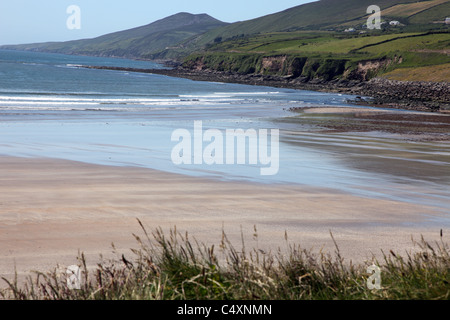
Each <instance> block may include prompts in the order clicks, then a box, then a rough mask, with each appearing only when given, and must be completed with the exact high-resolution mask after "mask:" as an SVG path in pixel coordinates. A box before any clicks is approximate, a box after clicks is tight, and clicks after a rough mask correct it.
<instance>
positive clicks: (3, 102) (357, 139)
mask: <svg viewBox="0 0 450 320" xmlns="http://www.w3.org/2000/svg"><path fill="white" fill-rule="evenodd" d="M84 66H110V67H128V68H139V69H158V68H164V66H163V65H160V64H158V63H155V62H151V61H138V60H128V59H116V58H100V57H85V56H71V55H62V54H51V53H38V52H22V51H8V50H0V155H4V156H15V157H29V158H53V159H65V160H73V161H80V162H85V163H92V164H100V165H109V166H120V167H143V168H150V169H155V170H160V171H165V172H171V173H178V174H184V175H189V176H196V177H204V178H211V179H217V180H224V181H245V182H250V183H265V184H295V185H302V186H306V187H312V188H313V187H314V188H316V187H318V188H332V189H335V190H339V191H342V192H345V193H352V194H357V195H359V196H363V197H368V198H379V199H390V200H397V201H403V202H409V203H414V204H422V205H426V206H432V207H434V208H436V209H438V210H441V211H442V212H444V213H447V214H449V215H450V145H449V143H448V142H445V141H444V142H439V141H404V140H402V139H396V138H394V137H391V136H389V135H384V134H381V133H374V134H362V133H352V132H347V133H342V132H341V133H339V132H329V131H324V130H319V129H320V128H317V127H314V126H308V124H307V123H302V122H298V121H291V120H295V119H296V118H298V117H301V115H299V114H298V113H294V112H292V111H290V109H291V108H294V107H327V106H338V107H342V108H347V107H351V108H355V105H352V104H350V103H348V102H347V101H349V100H351V99H354V98H355V97H353V96H348V95H343V94H337V93H321V92H313V91H304V90H294V89H281V88H272V87H264V86H250V85H241V84H230V83H219V82H199V81H192V80H188V79H181V78H174V77H167V76H163V75H157V74H150V73H134V72H126V71H112V70H97V69H88V68H84ZM361 108H368V107H361ZM404 112H408V111H404ZM199 121H200V122H201V123H202V126H203V129H204V130H205V131H206V130H209V129H214V130H216V131H217V130H218V131H220V132H224V133H225V132H226V130H233V129H242V130H248V129H254V130H255V131H256V132H261V131H260V130H268V132H275V131H271V130H278V131H279V150H278V152H279V157H278V161H279V170H278V172H277V174H274V175H261V167H262V166H263V164H261V163H256V164H255V163H250V161H247V162H246V163H243V164H239V165H238V164H234V165H226V164H213V165H208V164H206V163H199V164H194V161H193V162H192V163H191V164H181V165H180V164H175V163H174V161H173V154H172V153H173V150H174V147H175V146H176V145H177V141H174V139H173V133H174V132H175V131H176V130H180V129H181V130H185V131H189V132H192V133H194V126H195V123H197V124H198V123H199ZM269 147H270V146H269ZM247 151H248V150H247ZM192 156H193V155H192ZM0 170H1V168H0ZM429 219H430V221H433V219H438V218H436V217H431V216H430V217H429ZM439 219H440V220H439V223H448V224H449V225H450V223H449V221H448V220H446V219H444V220H445V221H444V220H442V217H440V218H439ZM405 223H407V222H405Z"/></svg>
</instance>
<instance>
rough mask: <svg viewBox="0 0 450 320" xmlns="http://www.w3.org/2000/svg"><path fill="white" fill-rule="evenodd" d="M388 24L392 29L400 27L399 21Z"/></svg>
mask: <svg viewBox="0 0 450 320" xmlns="http://www.w3.org/2000/svg"><path fill="white" fill-rule="evenodd" d="M389 24H390V25H391V26H393V27H397V26H399V25H400V21H395V20H394V21H391V22H389Z"/></svg>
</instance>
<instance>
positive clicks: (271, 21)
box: [199, 0, 450, 44]
mask: <svg viewBox="0 0 450 320" xmlns="http://www.w3.org/2000/svg"><path fill="white" fill-rule="evenodd" d="M442 1H445V2H446V5H448V4H449V3H450V2H449V1H448V0H432V1H424V3H425V6H423V9H427V8H429V7H430V6H436V5H438V4H441V3H442ZM416 2H417V1H416V0H397V1H393V0H379V1H377V5H378V6H380V8H381V9H383V10H384V9H386V10H389V8H391V7H394V6H396V5H398V4H407V5H406V6H404V7H403V10H405V8H408V6H417V3H416ZM372 4H374V3H373V1H372V0H357V1H355V0H321V1H317V2H313V3H309V4H306V5H301V6H297V7H294V8H291V9H288V10H285V11H282V12H279V13H275V14H272V15H268V16H264V17H261V18H257V19H253V20H249V21H244V22H239V23H234V24H231V25H229V26H226V27H223V28H219V29H215V30H212V31H210V32H208V33H206V34H205V35H204V36H202V38H201V39H200V40H199V43H201V44H206V43H209V42H211V41H213V40H214V39H215V38H216V37H218V36H221V37H222V38H223V39H228V38H231V37H233V36H238V35H241V34H244V35H249V34H255V33H268V32H283V31H296V30H326V29H335V30H339V29H340V28H342V26H341V25H344V24H350V25H351V24H353V25H361V24H364V23H365V22H366V19H367V16H368V15H367V14H366V10H367V8H368V7H369V6H370V5H372ZM393 13H394V14H393V16H394V17H398V16H399V15H400V16H401V17H404V18H408V17H409V16H408V15H404V14H403V13H399V12H398V10H394V12H393ZM445 14H446V12H445V11H442V10H441V11H437V12H434V15H435V16H437V17H439V19H441V20H443V19H444V18H445ZM386 17H389V16H386ZM418 22H420V23H421V22H422V21H418Z"/></svg>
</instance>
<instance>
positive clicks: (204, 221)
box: [0, 157, 447, 277]
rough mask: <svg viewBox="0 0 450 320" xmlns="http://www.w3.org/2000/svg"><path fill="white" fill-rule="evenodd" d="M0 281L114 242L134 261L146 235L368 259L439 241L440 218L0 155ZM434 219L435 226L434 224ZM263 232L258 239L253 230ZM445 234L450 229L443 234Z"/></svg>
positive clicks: (404, 207) (320, 196)
mask: <svg viewBox="0 0 450 320" xmlns="http://www.w3.org/2000/svg"><path fill="white" fill-rule="evenodd" d="M0 166H1V167H2V170H1V172H0V193H1V194H2V197H1V201H0V230H1V232H0V244H1V245H0V257H1V259H0V261H1V262H0V274H1V275H4V276H7V277H11V276H13V273H14V267H16V268H17V272H18V274H19V275H22V276H23V275H26V274H28V272H30V271H31V270H39V271H48V270H50V269H51V268H53V267H55V266H56V264H60V265H71V264H74V263H76V262H77V261H76V257H77V253H78V252H79V251H80V252H84V253H86V256H87V257H88V261H90V263H91V264H92V265H95V263H97V262H98V259H99V255H100V254H102V255H103V256H104V257H105V258H108V257H112V256H114V255H115V254H114V253H113V252H112V247H111V243H114V244H115V247H116V248H117V251H118V252H120V253H127V254H130V249H131V248H136V247H137V246H138V245H137V243H136V240H135V239H134V237H133V234H137V235H141V230H140V228H139V225H138V223H137V220H136V218H139V219H140V220H141V221H142V222H143V223H144V225H145V226H146V228H147V230H149V231H154V230H155V229H156V228H159V227H161V228H163V229H164V230H169V229H170V228H173V227H174V226H176V227H177V230H178V231H179V232H181V233H184V232H189V234H190V236H191V237H195V238H196V239H198V241H199V242H204V243H207V244H218V243H219V242H220V239H221V235H222V231H225V232H226V233H227V234H228V237H229V238H230V240H231V241H232V242H233V243H234V244H236V247H237V248H240V244H241V240H242V239H241V237H242V236H244V237H245V243H246V246H248V247H257V248H258V249H264V250H273V251H274V250H277V249H278V248H284V247H285V245H286V243H285V239H284V235H285V232H287V234H288V237H289V240H290V242H292V243H297V244H301V245H302V247H304V248H305V249H314V251H319V250H325V251H327V252H334V250H335V247H334V242H333V241H332V239H331V237H330V232H332V233H333V235H334V237H335V239H336V241H337V243H338V245H339V247H340V249H341V252H342V254H343V256H344V257H345V258H346V260H347V261H349V260H350V259H351V260H352V261H359V262H362V261H365V260H366V259H370V258H371V257H372V255H376V256H377V255H378V256H379V255H380V254H381V249H383V250H395V251H398V252H404V250H409V249H412V248H413V247H412V243H411V236H413V237H414V238H415V239H420V237H421V236H422V235H423V236H425V237H426V239H427V240H429V241H433V240H437V239H439V230H440V229H442V228H443V226H442V225H441V224H440V223H438V222H432V218H433V217H435V218H438V217H441V216H442V212H439V210H436V208H434V207H430V206H425V205H415V204H409V203H406V202H400V201H393V200H379V199H373V198H366V197H360V196H355V195H352V194H347V193H344V192H341V191H339V190H334V189H325V188H315V187H309V186H292V185H260V184H255V183H248V182H225V181H216V180H212V179H207V178H195V177H188V176H183V175H178V174H172V173H165V172H160V171H156V170H151V169H144V168H135V167H110V166H102V165H92V164H86V163H80V162H74V161H67V160H57V159H35V158H14V157H0ZM430 219H431V220H430ZM255 227H256V228H257V230H258V241H256V242H255V238H254V237H253V236H252V235H253V234H254V228H255ZM445 234H447V232H445Z"/></svg>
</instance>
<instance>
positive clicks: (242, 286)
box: [0, 222, 450, 300]
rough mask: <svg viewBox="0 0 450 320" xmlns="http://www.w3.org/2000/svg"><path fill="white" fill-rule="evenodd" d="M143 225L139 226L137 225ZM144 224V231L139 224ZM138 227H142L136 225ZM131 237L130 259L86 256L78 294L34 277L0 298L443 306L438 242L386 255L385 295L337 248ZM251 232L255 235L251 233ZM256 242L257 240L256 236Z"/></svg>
mask: <svg viewBox="0 0 450 320" xmlns="http://www.w3.org/2000/svg"><path fill="white" fill-rule="evenodd" d="M139 223H140V222H139ZM140 224H141V223H140ZM141 226H142V224H141ZM142 228H143V231H144V234H145V238H144V239H141V238H140V237H139V236H136V235H135V237H136V240H137V242H138V243H139V244H140V249H138V250H132V251H133V254H134V259H132V260H131V259H129V258H126V257H125V256H123V255H122V256H121V258H118V259H116V260H109V261H103V262H102V263H99V264H98V265H97V267H96V268H95V269H93V270H91V269H89V268H87V266H86V259H85V257H84V255H83V254H81V256H80V257H79V262H80V267H81V270H82V287H81V290H69V289H68V287H67V284H66V276H65V273H61V272H58V270H57V269H55V270H54V271H53V272H50V273H47V274H43V273H37V274H36V275H35V276H32V277H29V278H28V280H27V282H26V283H25V284H22V285H19V284H18V281H17V279H16V280H15V281H13V282H9V281H8V280H6V279H4V281H6V282H7V283H8V288H7V289H5V290H3V291H1V292H0V294H1V296H2V297H3V298H4V299H18V300H27V299H34V300H44V299H45V300H61V299H64V300H66V299H68V300H72V299H81V300H109V299H118V300H131V299H140V300H141V299H145V300H197V299H199V300H217V299H220V300H234V299H237V300H259V299H264V300H297V299H305V300H311V299H327V300H329V299H346V300H347V299H427V300H428V299H448V298H449V297H450V255H449V252H450V251H449V247H448V245H447V244H446V243H444V241H443V239H442V232H441V241H440V242H437V243H434V244H430V243H427V242H426V241H425V240H424V239H421V241H419V242H415V244H416V246H417V250H416V251H415V253H406V256H401V255H399V254H398V253H394V252H392V251H391V252H390V253H389V254H384V253H383V256H384V258H383V261H382V262H378V261H375V260H374V261H373V263H375V264H376V265H379V266H380V267H381V271H382V289H381V290H372V291H371V290H369V289H368V288H367V280H368V277H369V276H370V274H368V273H367V267H368V266H370V265H371V264H372V262H371V263H370V264H364V265H363V264H361V265H353V264H351V263H347V262H346V261H344V259H343V257H342V256H341V254H340V252H339V248H338V246H337V245H336V251H335V253H334V254H333V255H331V254H324V253H319V254H314V253H313V252H311V251H308V250H304V249H302V248H300V247H299V246H297V245H289V244H288V243H289V241H288V239H287V235H286V244H287V249H286V250H285V251H282V250H279V251H278V252H276V253H265V252H263V251H261V250H256V249H253V250H250V251H247V250H246V248H245V246H244V243H243V244H242V248H241V249H240V250H236V249H235V248H234V247H233V246H232V245H231V243H230V241H229V240H228V239H227V237H226V235H225V234H223V238H222V241H221V244H220V246H219V247H218V248H216V247H215V246H209V247H208V246H205V245H203V244H199V243H197V242H196V241H195V240H191V239H189V237H188V235H187V234H186V235H182V234H180V233H177V231H176V230H173V231H171V232H170V234H169V235H168V236H166V235H165V234H164V233H163V232H162V230H160V229H158V230H156V231H155V232H153V233H152V234H151V235H149V234H148V233H147V231H146V230H145V228H144V227H143V226H142ZM255 231H256V230H255ZM254 236H255V237H257V233H256V232H255V235H254Z"/></svg>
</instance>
